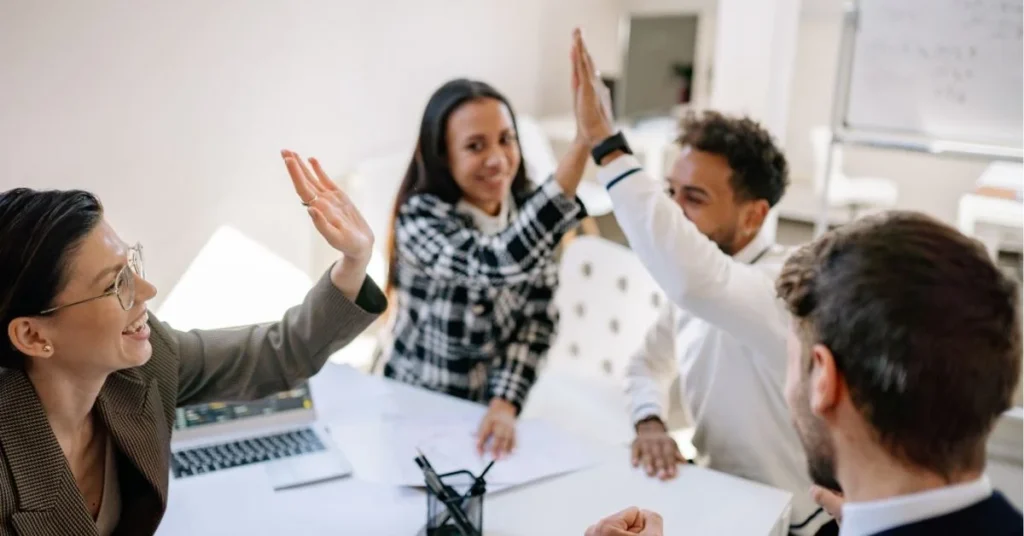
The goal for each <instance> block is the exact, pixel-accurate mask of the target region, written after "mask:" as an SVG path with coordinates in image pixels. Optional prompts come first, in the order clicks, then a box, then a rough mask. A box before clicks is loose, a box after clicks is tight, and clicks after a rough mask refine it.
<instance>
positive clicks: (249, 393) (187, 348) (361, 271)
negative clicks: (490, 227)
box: [153, 151, 387, 405]
mask: <svg viewBox="0 0 1024 536" xmlns="http://www.w3.org/2000/svg"><path fill="white" fill-rule="evenodd" d="M281 156H282V158H283V159H284V162H285V166H286V167H287V169H288V174H289V175H290V177H291V180H292V185H293V186H294V187H295V193H296V195H297V196H298V198H299V202H300V203H301V204H302V205H303V206H305V207H306V211H307V213H308V214H309V216H310V218H311V219H312V220H313V225H314V226H315V227H316V229H317V231H319V233H320V235H321V236H323V238H324V239H325V240H326V241H327V243H328V244H330V245H331V247H333V248H334V249H335V250H337V251H338V252H339V253H340V254H341V259H340V260H339V261H338V262H336V263H335V264H334V265H333V266H332V267H331V269H330V270H328V271H327V273H326V274H324V276H323V277H322V278H321V279H320V281H319V282H318V283H317V284H316V285H315V286H314V287H313V288H312V290H310V291H309V293H308V294H307V295H306V298H305V300H303V302H302V303H301V304H299V305H297V306H295V307H292V308H291V309H289V310H288V312H286V313H285V315H284V318H283V319H281V321H279V322H274V323H270V324H261V325H252V326H244V327H240V328H235V329H222V330H209V331H203V330H194V331H190V332H187V333H184V332H180V331H176V330H174V329H173V328H171V327H170V326H167V325H165V324H163V323H160V322H158V321H154V322H153V324H154V326H155V327H156V328H157V329H156V330H154V333H156V334H157V336H159V337H162V338H164V339H165V342H166V343H167V345H168V346H170V347H171V348H172V349H173V350H175V351H176V353H177V355H178V357H179V371H178V404H179V405H188V404H194V403H197V402H204V401H212V400H249V399H253V398H259V397H262V396H267V395H271V394H273V393H275V392H278V391H283V390H286V389H290V388H292V387H294V386H295V385H296V384H298V383H300V382H302V381H303V380H305V379H307V378H309V377H310V376H312V375H313V374H315V373H316V372H317V371H318V370H320V367H322V366H323V364H324V362H325V361H327V358H328V357H330V356H331V354H332V353H334V352H335V351H337V350H338V349H339V348H341V347H343V346H345V345H346V344H348V343H349V342H351V341H352V339H354V338H355V337H356V335H358V334H359V333H360V332H362V331H363V330H364V329H366V327H367V326H369V325H370V323H371V322H373V320H374V319H375V318H376V317H377V316H378V315H380V313H382V312H384V309H385V308H386V307H387V300H386V299H385V298H384V295H383V293H382V292H381V291H380V289H379V288H378V287H377V285H376V284H375V283H374V282H373V281H372V280H370V279H369V278H368V277H366V266H367V264H368V263H369V258H370V253H371V252H372V250H373V232H372V231H370V226H369V225H368V224H367V223H366V220H365V219H364V218H363V216H362V214H360V213H359V210H358V209H357V208H356V207H355V205H353V204H352V201H351V200H350V199H349V198H348V196H347V195H345V192H343V191H341V189H340V188H338V186H337V185H336V184H334V182H332V181H331V180H330V178H328V177H327V174H326V173H324V171H323V169H322V168H321V167H320V164H319V163H318V162H317V161H316V160H315V159H310V160H309V163H310V165H311V166H312V170H310V168H309V167H308V166H306V164H305V163H304V162H303V161H302V160H301V159H300V158H299V156H298V155H297V154H295V153H293V152H291V151H282V152H281ZM270 284H273V282H270Z"/></svg>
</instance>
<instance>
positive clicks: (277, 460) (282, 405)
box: [171, 383, 352, 490]
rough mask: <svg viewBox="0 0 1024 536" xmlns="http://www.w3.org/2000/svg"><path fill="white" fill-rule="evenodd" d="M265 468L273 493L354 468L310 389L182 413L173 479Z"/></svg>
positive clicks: (192, 479) (174, 435)
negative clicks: (321, 420)
mask: <svg viewBox="0 0 1024 536" xmlns="http://www.w3.org/2000/svg"><path fill="white" fill-rule="evenodd" d="M240 468H250V469H252V468H261V469H262V470H265V471H266V472H267V475H268V476H269V477H270V482H271V483H272V485H273V487H274V489H275V490H283V489H288V488H293V487H297V486H302V485H306V484H312V483H315V482H322V481H325V480H332V479H335V478H341V477H345V476H348V475H351V474H352V466H351V464H350V463H349V461H348V460H347V459H345V457H344V456H343V455H342V453H341V451H340V450H338V448H337V447H336V446H335V445H334V444H333V443H332V442H331V438H330V434H328V433H327V429H326V428H325V427H324V426H323V425H322V423H319V422H318V421H317V417H316V411H315V410H314V408H313V397H312V396H311V394H310V390H309V384H308V383H303V384H302V385H300V386H298V387H296V388H295V389H293V390H291V391H284V392H281V393H277V394H276V395H273V396H270V397H268V398H265V399H263V400H258V401H255V402H248V403H222V402H215V403H210V404H197V405H194V406H187V407H183V408H178V410H177V415H176V418H175V423H174V431H173V433H172V435H171V476H172V477H173V478H174V479H175V480H178V481H182V483H184V481H186V480H188V481H189V484H190V485H191V484H193V483H196V484H198V483H199V482H195V481H201V480H202V479H203V478H204V476H205V475H210V474H212V473H215V472H221V471H233V470H238V469H240Z"/></svg>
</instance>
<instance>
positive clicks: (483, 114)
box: [445, 97, 521, 215]
mask: <svg viewBox="0 0 1024 536" xmlns="http://www.w3.org/2000/svg"><path fill="white" fill-rule="evenodd" d="M445 138H446V142H447V151H448V166H449V169H450V170H451V174H452V177H453V178H454V179H455V183H456V184H457V185H458V187H459V189H460V190H461V191H462V197H463V198H464V199H465V200H466V201H468V202H469V203H471V204H473V205H475V206H476V207H478V208H480V209H481V210H483V211H485V212H487V213H488V214H492V215H493V214H497V213H498V211H499V209H500V207H501V202H502V200H503V199H505V197H506V196H508V194H509V191H510V190H511V187H512V180H513V179H514V178H515V175H516V171H517V170H518V169H519V164H520V160H521V156H520V153H519V141H518V140H517V138H516V130H515V123H514V122H513V120H512V113H511V112H510V111H509V109H508V107H506V106H505V105H504V104H502V103H501V101H499V100H497V99H492V98H488V97H484V98H479V99H475V100H471V101H468V102H466V103H465V104H463V105H461V106H459V107H458V108H456V109H455V111H453V112H452V113H451V115H450V116H449V117H448V125H447V127H446V136H445Z"/></svg>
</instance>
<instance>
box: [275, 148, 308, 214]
mask: <svg viewBox="0 0 1024 536" xmlns="http://www.w3.org/2000/svg"><path fill="white" fill-rule="evenodd" d="M286 153H287V154H286ZM294 154H295V153H292V152H291V151H281V155H282V156H283V157H284V165H285V167H286V168H288V175H289V176H290V177H291V179H292V186H294V187H295V193H296V194H298V196H299V199H301V200H302V202H303V203H306V202H309V201H310V200H311V199H313V198H314V197H315V196H316V189H315V188H314V187H313V185H312V184H310V183H309V181H307V180H306V175H305V173H303V172H302V166H301V165H300V163H299V159H298V158H296V157H295V156H294Z"/></svg>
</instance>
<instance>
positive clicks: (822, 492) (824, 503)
mask: <svg viewBox="0 0 1024 536" xmlns="http://www.w3.org/2000/svg"><path fill="white" fill-rule="evenodd" d="M811 498H812V499H814V502H816V503H818V506H820V507H822V508H824V509H825V511H826V512H828V515H830V516H832V517H833V518H834V519H835V520H836V523H842V522H843V503H844V502H846V500H845V499H844V498H843V495H842V494H841V493H836V492H834V491H832V490H830V489H825V488H823V487H821V486H811Z"/></svg>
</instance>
